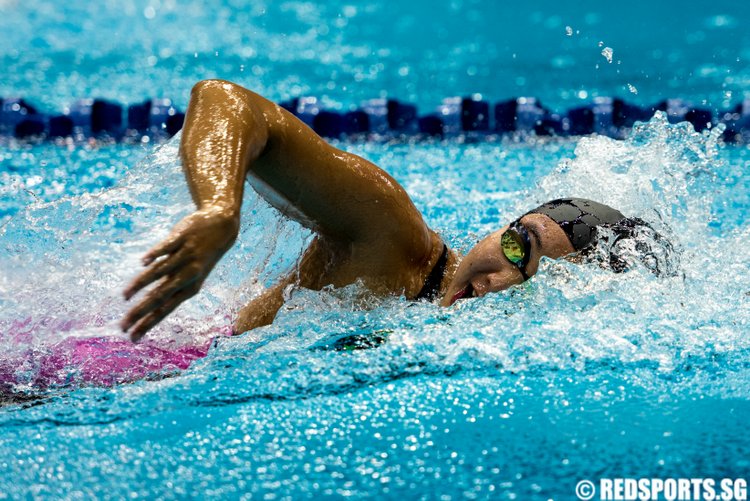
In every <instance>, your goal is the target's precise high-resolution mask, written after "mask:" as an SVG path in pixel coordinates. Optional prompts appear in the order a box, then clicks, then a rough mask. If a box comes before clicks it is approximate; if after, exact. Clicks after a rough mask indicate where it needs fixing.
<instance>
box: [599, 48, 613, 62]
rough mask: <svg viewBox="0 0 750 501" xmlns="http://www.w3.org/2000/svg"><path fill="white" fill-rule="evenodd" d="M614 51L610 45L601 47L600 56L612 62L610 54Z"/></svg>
mask: <svg viewBox="0 0 750 501" xmlns="http://www.w3.org/2000/svg"><path fill="white" fill-rule="evenodd" d="M614 53H615V51H614V50H612V47H604V49H602V56H604V58H605V59H606V60H607V62H608V63H612V55H613V54H614Z"/></svg>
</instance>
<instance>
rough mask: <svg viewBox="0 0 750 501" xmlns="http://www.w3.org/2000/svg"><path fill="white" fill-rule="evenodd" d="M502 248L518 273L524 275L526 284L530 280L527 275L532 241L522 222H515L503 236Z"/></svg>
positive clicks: (501, 239)
mask: <svg viewBox="0 0 750 501" xmlns="http://www.w3.org/2000/svg"><path fill="white" fill-rule="evenodd" d="M500 247H502V249H503V254H505V257H506V258H507V259H508V261H510V262H511V263H513V264H515V265H516V267H517V268H518V271H520V272H521V275H523V280H524V282H525V281H526V280H528V279H529V276H528V275H527V274H526V265H527V264H529V256H530V255H531V240H529V233H528V231H526V228H525V227H524V225H522V224H521V222H520V221H518V220H516V221H513V222H512V223H511V224H510V226H508V229H507V230H505V233H503V236H502V237H500Z"/></svg>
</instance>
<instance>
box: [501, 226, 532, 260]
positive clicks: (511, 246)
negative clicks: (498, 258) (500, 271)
mask: <svg viewBox="0 0 750 501" xmlns="http://www.w3.org/2000/svg"><path fill="white" fill-rule="evenodd" d="M500 246H501V247H502V248H503V254H505V257H507V258H508V261H510V262H511V263H513V264H518V263H520V262H522V261H523V258H524V257H525V256H526V250H525V249H524V244H523V239H522V238H521V235H519V234H518V232H516V231H514V230H510V229H509V230H507V231H506V232H505V233H503V236H502V238H501V239H500Z"/></svg>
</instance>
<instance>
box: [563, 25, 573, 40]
mask: <svg viewBox="0 0 750 501" xmlns="http://www.w3.org/2000/svg"><path fill="white" fill-rule="evenodd" d="M565 34H566V35H568V36H569V37H572V36H573V28H571V27H570V26H566V27H565Z"/></svg>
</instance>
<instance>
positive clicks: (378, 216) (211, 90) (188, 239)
mask: <svg viewBox="0 0 750 501" xmlns="http://www.w3.org/2000/svg"><path fill="white" fill-rule="evenodd" d="M180 157H181V160H182V164H183V169H184V172H185V178H186V181H187V183H188V186H189V188H190V193H191V195H192V198H193V201H194V202H195V205H196V211H195V212H194V213H192V214H191V215H189V216H187V217H186V218H184V219H183V220H182V221H180V222H178V223H177V224H176V225H175V227H174V228H173V230H172V232H171V233H170V235H169V236H167V238H166V239H165V240H164V241H162V242H161V243H159V244H158V245H157V246H156V247H154V248H153V249H151V250H150V251H149V252H148V253H147V254H146V255H145V256H144V258H143V264H144V266H145V270H143V271H142V272H141V273H140V274H139V275H138V276H137V277H136V278H135V279H134V280H133V281H132V282H131V284H130V285H129V286H128V287H127V288H126V289H125V291H124V296H125V298H126V299H127V300H130V299H132V298H133V297H134V296H136V295H137V294H139V292H140V291H141V290H143V289H146V288H149V287H150V289H149V290H148V291H147V292H145V293H144V294H143V296H142V297H141V298H140V300H139V301H138V302H137V304H136V305H135V306H133V307H132V308H131V310H130V311H129V312H128V313H127V314H126V315H125V317H124V318H123V320H122V322H121V327H122V329H123V331H125V332H129V333H130V336H131V339H132V340H133V341H137V340H138V339H140V338H141V337H143V335H145V334H146V332H148V331H149V330H150V329H151V328H153V327H154V326H155V325H157V324H158V323H159V322H160V321H161V320H162V319H163V318H165V317H166V316H167V315H169V314H170V313H171V312H172V311H173V310H174V309H175V308H177V307H178V306H179V305H180V304H181V303H182V302H184V301H185V300H187V299H189V298H190V297H192V296H193V295H195V294H196V293H197V292H198V291H199V290H200V288H201V285H202V284H203V282H204V280H205V279H206V277H207V276H208V274H209V273H210V272H211V270H212V269H213V267H214V266H215V265H216V263H217V262H218V261H219V259H221V257H222V256H223V254H224V253H225V252H226V251H227V250H228V249H229V248H230V247H231V246H232V245H233V244H234V242H235V240H236V238H237V234H238V231H239V220H240V206H241V204H242V197H243V192H244V188H245V181H249V184H250V185H251V186H252V187H253V189H255V190H256V191H257V192H258V193H259V194H260V195H261V196H263V197H264V198H265V199H266V200H267V201H268V202H269V203H270V204H271V205H273V206H274V207H276V208H277V209H278V210H279V211H281V212H282V213H283V214H285V215H286V216H288V217H289V218H291V219H294V220H296V221H297V222H299V223H300V224H302V225H303V226H305V227H307V228H310V229H311V230H313V231H314V232H315V233H316V237H315V239H314V240H313V241H312V243H311V244H310V246H309V247H308V248H307V250H305V251H304V253H303V255H302V256H301V258H300V260H299V262H298V263H297V266H296V268H295V269H294V270H292V272H291V273H289V275H287V276H286V277H283V278H282V279H281V280H280V281H279V283H278V284H276V285H275V286H273V287H271V288H269V289H268V290H266V291H265V292H264V293H263V294H261V295H260V296H259V297H257V298H255V299H253V301H251V302H250V304H248V305H247V306H245V307H244V308H243V309H242V310H241V311H240V312H239V314H238V318H237V321H236V323H235V327H234V330H235V332H244V331H247V330H250V329H252V328H255V327H259V326H261V325H266V324H269V323H271V322H272V321H273V318H274V316H275V315H276V312H277V311H278V309H279V308H280V307H281V305H282V304H283V301H284V300H283V290H284V289H285V288H286V287H287V286H288V285H290V284H295V285H297V286H300V287H306V288H310V289H314V290H319V289H321V288H322V287H324V286H327V285H333V286H334V287H342V286H345V285H349V284H352V283H354V282H355V281H358V280H359V281H361V282H362V283H363V284H364V285H365V286H366V287H368V288H369V289H370V290H372V292H373V293H375V294H403V295H405V296H406V297H407V298H415V297H416V296H417V294H418V293H419V291H420V290H421V288H422V286H423V284H424V282H425V279H426V277H427V276H428V275H429V273H430V271H431V270H432V269H433V267H434V266H435V263H436V262H437V261H438V259H439V258H440V255H441V254H442V250H443V241H442V239H441V238H440V237H439V236H438V234H437V233H436V232H435V231H433V230H432V229H430V228H429V227H428V226H427V225H426V223H425V222H424V219H423V218H422V215H421V214H420V213H419V211H418V210H417V208H416V207H415V206H414V204H413V203H412V201H411V199H410V198H409V196H408V194H407V193H406V191H405V190H404V189H403V188H402V187H401V186H400V185H399V184H398V183H397V182H396V181H395V180H394V179H393V178H392V177H391V176H390V175H388V174H387V173H386V172H385V171H384V170H382V169H380V168H379V167H378V166H376V165H374V164H373V163H371V162H369V161H367V160H366V159H363V158H361V157H359V156H357V155H354V154H351V153H348V152H344V151H342V150H339V149H336V148H334V147H332V146H331V145H329V144H328V143H326V142H325V141H324V140H323V139H321V138H320V137H319V136H318V135H317V134H315V132H313V131H312V130H311V129H310V128H309V127H307V126H306V125H305V124H303V123H302V122H301V121H299V120H298V119H297V118H296V117H294V116H293V115H292V114H290V113H288V112H287V111H286V110H284V109H282V108H281V107H279V106H277V105H276V104H274V103H272V102H270V101H268V100H266V99H265V98H263V97H261V96H259V95H257V94H255V93H253V92H251V91H249V90H247V89H244V88H242V87H240V86H238V85H235V84H232V83H230V82H225V81H221V80H207V81H203V82H200V83H198V84H197V85H196V86H195V87H194V88H193V92H192V94H191V99H190V104H189V106H188V111H187V114H186V118H185V125H184V127H183V132H182V142H181V144H180ZM521 222H522V223H523V224H524V225H526V227H527V229H528V230H529V233H530V238H531V242H532V251H531V259H530V262H529V264H528V266H527V273H528V275H529V276H531V275H533V274H534V273H535V272H536V269H537V266H538V263H539V259H540V257H541V256H542V255H546V256H549V257H552V258H557V257H561V256H565V255H567V254H570V253H572V252H573V248H572V246H571V245H570V242H569V241H568V239H567V237H566V235H565V233H564V232H563V231H562V230H561V229H560V228H559V226H557V224H556V223H555V222H554V221H552V220H551V219H550V218H548V217H547V216H544V215H540V214H531V215H528V216H525V217H524V218H523V219H522V221H521ZM503 231H504V228H503V229H501V230H498V231H496V232H494V233H492V234H490V235H489V236H487V237H486V238H485V239H483V240H482V241H481V242H479V243H478V244H477V245H476V246H475V247H474V248H473V249H472V250H471V251H470V252H469V253H468V254H467V255H466V257H465V258H464V259H463V260H461V259H460V256H459V255H458V254H457V253H456V252H455V251H453V250H451V251H450V252H449V255H448V262H447V266H446V273H445V275H444V277H443V281H442V283H441V287H440V294H441V296H442V300H441V305H443V306H448V305H450V304H452V303H453V302H454V300H455V299H456V298H457V296H461V294H462V292H463V295H465V296H468V295H477V296H483V295H484V294H487V293H488V292H493V291H499V290H503V289H506V288H508V287H510V286H512V285H514V284H517V283H520V282H521V281H522V280H523V279H522V275H521V273H520V272H519V270H518V269H517V268H516V267H515V265H513V264H512V263H510V262H509V261H508V260H507V259H506V258H505V257H504V255H503V253H502V250H501V248H500V236H501V235H502V232H503ZM537 235H538V236H539V237H540V238H537ZM259 245H262V242H259ZM459 262H460V264H459ZM469 285H471V288H468V286H469ZM472 293H473V294H472Z"/></svg>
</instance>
